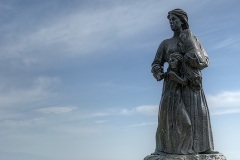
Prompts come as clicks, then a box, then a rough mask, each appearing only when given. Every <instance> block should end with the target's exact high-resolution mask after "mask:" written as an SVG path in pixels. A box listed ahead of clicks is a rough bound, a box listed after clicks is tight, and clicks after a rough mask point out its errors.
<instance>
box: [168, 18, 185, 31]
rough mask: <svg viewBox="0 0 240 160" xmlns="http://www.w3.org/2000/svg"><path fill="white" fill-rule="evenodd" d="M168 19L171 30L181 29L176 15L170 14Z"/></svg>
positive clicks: (180, 22)
mask: <svg viewBox="0 0 240 160" xmlns="http://www.w3.org/2000/svg"><path fill="white" fill-rule="evenodd" d="M168 19H169V23H170V27H171V29H172V31H179V30H181V29H182V21H181V20H180V19H179V18H178V17H177V16H175V15H173V14H170V15H169V17H168Z"/></svg>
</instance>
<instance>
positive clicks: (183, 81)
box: [168, 71, 187, 86]
mask: <svg viewBox="0 0 240 160" xmlns="http://www.w3.org/2000/svg"><path fill="white" fill-rule="evenodd" d="M168 77H169V79H170V80H172V81H175V82H177V83H179V84H181V85H184V86H186V85H187V78H186V77H180V76H178V75H177V74H176V73H175V72H173V71H169V72H168Z"/></svg>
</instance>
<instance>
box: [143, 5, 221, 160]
mask: <svg viewBox="0 0 240 160" xmlns="http://www.w3.org/2000/svg"><path fill="white" fill-rule="evenodd" d="M167 18H168V19H169V23H170V27H171V29H172V31H173V33H174V35H173V37H172V38H170V39H166V40H164V41H162V42H161V44H160V46H159V48H158V50H157V53H156V56H155V58H154V61H153V63H152V73H153V76H154V77H155V78H156V80H157V81H160V80H164V82H163V90H162V97H161V102H160V105H159V115H158V128H157V132H156V150H155V152H154V153H152V155H150V156H147V157H146V158H145V160H162V159H164V157H165V158H166V156H168V157H169V156H170V157H171V156H173V155H191V156H190V157H188V158H186V156H185V159H191V158H199V156H200V157H203V155H205V156H215V158H216V157H217V156H218V157H220V159H219V160H224V159H225V157H224V156H223V155H221V154H220V153H219V152H217V151H214V145H213V137H212V129H211V123H210V115H209V110H208V105H207V101H206V98H205V95H204V91H203V87H202V74H201V70H202V69H204V68H206V67H207V66H208V64H209V59H208V55H207V53H206V52H205V50H204V48H203V46H202V45H201V43H200V41H199V40H198V38H197V37H195V36H194V35H193V34H192V32H191V31H190V29H189V25H188V16H187V13H186V12H185V11H183V10H182V9H174V10H172V11H170V12H168V16H167ZM164 63H168V64H169V67H168V69H167V72H166V73H164V69H163V66H164ZM193 155H195V156H193ZM170 159H171V158H170ZM173 159H174V158H173Z"/></svg>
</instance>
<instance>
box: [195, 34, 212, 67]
mask: <svg viewBox="0 0 240 160" xmlns="http://www.w3.org/2000/svg"><path fill="white" fill-rule="evenodd" d="M195 38H196V41H197V44H198V46H199V48H200V50H201V54H202V56H203V57H204V58H205V62H204V65H203V66H202V69H203V68H205V67H207V66H208V65H209V58H208V54H207V52H206V51H205V49H204V48H203V46H202V45H201V43H200V41H199V39H198V38H197V37H195Z"/></svg>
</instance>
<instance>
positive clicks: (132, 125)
mask: <svg viewBox="0 0 240 160" xmlns="http://www.w3.org/2000/svg"><path fill="white" fill-rule="evenodd" d="M175 8H182V9H184V10H185V11H186V12H187V13H188V15H189V25H190V28H191V30H192V31H193V33H194V34H195V35H196V36H198V38H199V39H200V41H201V42H202V44H203V46H204V48H205V49H206V51H207V52H208V54H209V57H210V62H211V63H210V66H209V67H208V68H206V69H205V70H204V71H203V78H204V79H203V85H204V91H205V94H206V97H207V101H208V104H209V109H210V113H211V121H212V128H213V134H214V142H215V149H216V150H218V151H220V152H222V153H224V155H226V157H227V158H228V159H229V160H239V158H238V155H239V154H238V153H239V151H240V138H239V132H240V124H239V122H240V85H239V81H240V75H239V61H240V55H239V49H240V47H239V43H240V38H239V37H240V32H239V26H240V21H239V20H238V19H239V18H238V16H239V14H240V2H239V1H237V0H221V1H210V0H204V1H197V0H192V1H189V0H181V1H177V0H149V1H144V0H132V1H127V0H115V1H110V0H92V1H90V0H51V1H49V0H41V1H37V0H17V1H16V0H15V1H14V0H1V1H0V24H1V26H0V34H1V36H0V48H1V52H0V75H1V76H0V142H1V145H0V159H7V160H33V159H34V160H38V159H39V160H40V159H41V160H42V159H45V160H48V159H49V160H50V159H51V160H79V159H81V160H97V159H98V160H110V159H115V160H139V159H143V158H144V157H145V156H146V155H148V154H150V153H152V152H153V151H154V148H155V137H154V136H155V131H156V127H157V112H158V104H159V101H160V95H161V90H162V82H156V81H155V79H154V78H153V76H152V75H151V73H150V70H151V63H152V60H153V58H154V56H155V53H156V50H157V48H158V45H159V43H160V42H161V41H162V40H164V39H166V38H170V37H171V36H172V35H173V34H172V31H171V30H170V27H169V24H168V20H167V18H166V16H167V12H168V11H169V10H172V9H175Z"/></svg>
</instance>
